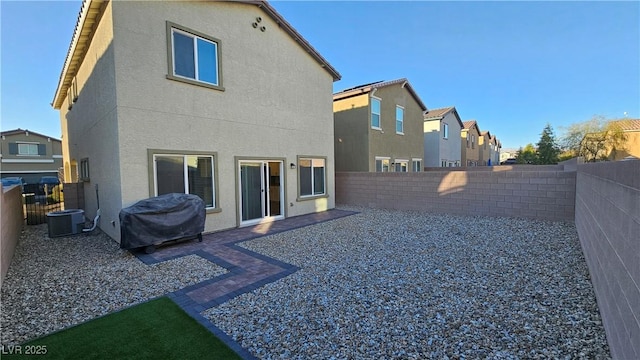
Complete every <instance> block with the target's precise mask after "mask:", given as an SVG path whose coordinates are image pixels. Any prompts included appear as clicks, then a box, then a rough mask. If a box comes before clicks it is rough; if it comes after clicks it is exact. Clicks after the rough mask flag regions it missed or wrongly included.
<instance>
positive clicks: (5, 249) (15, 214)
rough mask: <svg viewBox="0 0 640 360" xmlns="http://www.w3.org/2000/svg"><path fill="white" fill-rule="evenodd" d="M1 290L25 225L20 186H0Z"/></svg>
mask: <svg viewBox="0 0 640 360" xmlns="http://www.w3.org/2000/svg"><path fill="white" fill-rule="evenodd" d="M0 195H1V197H0V199H1V204H0V221H1V222H2V223H1V224H0V225H1V226H0V227H1V229H2V230H1V231H0V261H1V263H0V288H1V287H2V282H3V281H4V277H5V276H6V275H7V271H8V270H9V265H11V259H13V253H14V252H15V249H16V245H18V239H19V238H20V232H21V231H22V226H23V225H24V212H23V210H22V192H21V191H20V187H19V186H11V187H8V188H2V187H1V185H0Z"/></svg>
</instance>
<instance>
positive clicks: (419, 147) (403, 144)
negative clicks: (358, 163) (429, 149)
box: [369, 84, 424, 171]
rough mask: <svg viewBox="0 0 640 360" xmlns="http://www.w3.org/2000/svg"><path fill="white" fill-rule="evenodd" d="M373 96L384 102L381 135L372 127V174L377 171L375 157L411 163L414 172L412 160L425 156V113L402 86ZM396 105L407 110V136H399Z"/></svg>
mask: <svg viewBox="0 0 640 360" xmlns="http://www.w3.org/2000/svg"><path fill="white" fill-rule="evenodd" d="M374 96H375V97H377V98H380V99H382V100H381V108H380V113H381V114H380V126H381V128H382V131H380V130H376V129H372V128H371V127H369V171H375V170H376V162H375V157H376V156H386V157H390V158H391V162H392V163H393V162H394V161H395V160H397V159H402V160H408V161H409V171H411V159H413V158H416V159H422V158H423V156H424V132H423V123H424V113H423V110H422V108H421V107H420V105H419V104H418V102H417V101H416V100H415V98H414V97H413V96H411V94H410V93H409V91H408V90H407V89H406V88H403V87H402V84H395V85H390V86H385V87H382V88H379V89H378V90H377V91H376V93H375V94H374ZM396 105H400V106H402V107H404V135H399V134H397V133H396ZM423 163H424V159H423Z"/></svg>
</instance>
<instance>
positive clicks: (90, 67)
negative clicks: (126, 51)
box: [60, 3, 122, 238]
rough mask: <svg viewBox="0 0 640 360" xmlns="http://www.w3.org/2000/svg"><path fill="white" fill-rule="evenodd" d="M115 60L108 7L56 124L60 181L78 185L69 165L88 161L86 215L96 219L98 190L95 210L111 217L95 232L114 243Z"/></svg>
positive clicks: (117, 190) (117, 196)
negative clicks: (71, 96)
mask: <svg viewBox="0 0 640 360" xmlns="http://www.w3.org/2000/svg"><path fill="white" fill-rule="evenodd" d="M114 60H115V59H114V45H113V24H112V7H111V3H109V4H108V5H107V7H106V10H105V13H104V15H103V16H102V18H101V19H100V22H99V23H98V25H97V28H96V31H95V35H94V36H93V39H92V41H91V43H90V45H89V48H88V50H87V53H86V55H85V57H84V60H83V61H82V63H81V65H80V67H79V69H78V71H77V74H76V77H75V80H76V82H77V89H78V99H77V102H76V103H74V104H73V106H72V108H71V110H68V103H67V99H65V101H64V103H63V105H62V107H61V109H60V119H61V125H62V132H63V136H62V142H63V158H64V167H65V181H67V182H72V181H77V179H76V178H75V176H72V174H71V164H72V163H73V162H75V163H77V169H78V171H79V169H80V161H81V160H82V159H85V158H87V159H88V160H89V171H90V181H88V182H85V183H84V201H85V209H84V210H85V215H86V216H87V217H88V218H90V219H92V218H93V217H94V216H95V214H96V210H97V208H98V199H97V197H96V185H98V194H99V201H100V210H101V212H102V214H105V213H106V214H112V215H111V216H109V218H108V219H105V217H104V216H103V217H102V218H101V221H100V227H101V229H102V230H103V231H105V232H106V233H107V234H109V236H111V237H113V238H117V237H118V236H119V230H118V228H117V226H112V225H111V223H110V220H115V221H117V214H118V213H119V211H120V209H121V208H122V206H121V205H122V201H121V187H120V181H119V180H120V167H119V161H120V158H119V152H118V150H117V149H118V123H117V117H116V114H117V113H116V82H115V80H116V77H115V63H114ZM113 214H115V215H113ZM116 225H117V224H116Z"/></svg>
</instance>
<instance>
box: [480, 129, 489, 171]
mask: <svg viewBox="0 0 640 360" xmlns="http://www.w3.org/2000/svg"><path fill="white" fill-rule="evenodd" d="M478 139H479V140H478V145H479V146H478V160H479V164H478V165H487V162H488V161H489V159H490V158H491V148H490V146H489V140H490V139H489V135H488V134H484V135H482V134H481V135H480V137H479V138H478Z"/></svg>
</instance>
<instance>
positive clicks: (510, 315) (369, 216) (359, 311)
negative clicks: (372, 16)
mask: <svg viewBox="0 0 640 360" xmlns="http://www.w3.org/2000/svg"><path fill="white" fill-rule="evenodd" d="M354 209H355V210H359V211H362V213H360V214H358V215H354V216H349V217H346V218H342V219H338V220H334V221H330V222H326V223H322V224H318V225H315V226H311V227H305V228H301V229H297V230H294V231H289V232H285V233H281V234H277V235H273V236H269V237H264V238H260V239H256V240H253V241H250V242H247V243H244V244H243V245H242V246H244V247H246V248H248V249H251V250H253V251H256V252H259V253H262V254H265V255H268V256H271V257H274V258H276V259H279V260H282V261H285V262H288V263H291V264H294V265H297V266H299V267H300V268H301V270H299V271H297V272H296V273H294V274H292V275H290V276H288V277H286V278H284V279H281V280H279V281H277V282H275V283H271V284H268V285H266V286H264V287H262V288H259V289H257V290H255V291H253V292H251V293H247V294H244V295H241V296H239V297H236V298H234V299H232V300H231V301H229V302H227V303H224V304H222V305H220V306H218V307H215V308H212V309H209V310H207V311H205V312H204V313H203V315H204V316H206V317H207V318H209V319H210V320H211V321H212V322H213V323H214V324H215V325H217V326H218V327H219V328H221V329H222V330H223V331H225V332H226V333H227V334H229V335H230V336H231V337H232V338H233V339H235V340H236V341H237V342H239V343H240V344H241V345H242V346H243V347H245V348H247V349H248V350H249V351H250V352H251V353H253V354H254V355H255V356H257V357H259V358H265V359H272V358H284V359H290V358H299V359H382V358H410V359H423V358H438V359H442V358H444V359H446V358H454V359H456V358H499V359H516V358H545V359H546V358H567V359H575V358H585V359H605V358H610V354H609V348H608V346H607V343H606V338H605V333H604V329H603V326H602V322H601V319H600V315H599V313H598V309H597V305H596V300H595V295H594V292H593V288H592V285H591V283H590V280H589V274H588V270H587V267H586V263H585V260H584V257H583V255H582V252H581V249H580V244H579V240H578V237H577V233H576V230H575V227H574V225H573V224H570V223H562V222H550V221H532V220H520V219H511V218H494V217H492V218H488V217H480V216H478V217H460V216H448V215H433V214H426V213H420V212H408V211H385V210H371V209H359V208H354Z"/></svg>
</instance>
